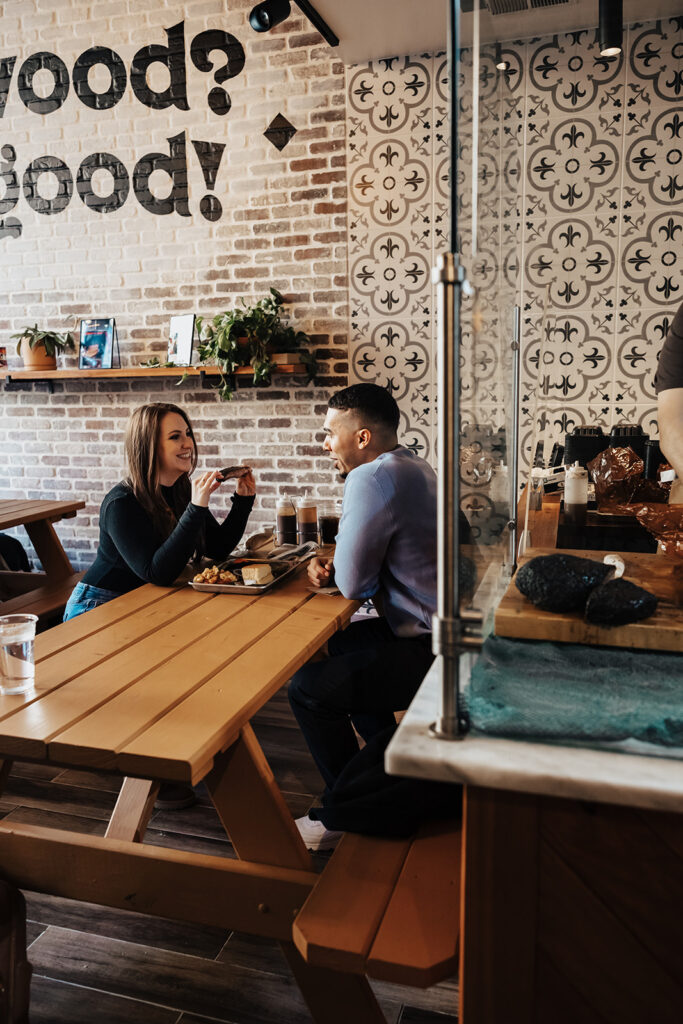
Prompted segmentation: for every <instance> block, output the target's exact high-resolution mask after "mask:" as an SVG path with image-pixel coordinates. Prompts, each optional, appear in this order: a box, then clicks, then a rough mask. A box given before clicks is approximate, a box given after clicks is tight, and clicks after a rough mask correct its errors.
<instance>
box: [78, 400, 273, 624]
mask: <svg viewBox="0 0 683 1024" xmlns="http://www.w3.org/2000/svg"><path fill="white" fill-rule="evenodd" d="M125 449H126V460H127V463H128V476H127V478H126V479H125V480H123V481H122V482H121V483H118V484H117V485H116V486H115V487H114V488H112V490H111V491H109V493H108V494H107V495H106V497H105V499H104V501H103V502H102V506H101V508H100V543H99V548H98V551H97V556H96V558H95V561H94V563H93V564H92V566H91V567H90V568H89V569H88V571H87V572H86V574H85V576H84V578H83V580H82V581H81V582H80V583H78V584H77V585H76V588H75V590H74V591H73V593H72V595H71V597H70V598H69V601H68V603H67V606H66V611H65V613H64V620H65V621H66V620H67V619H72V618H75V616H76V615H81V614H82V613H83V612H86V611H90V610H91V609H92V608H96V607H97V606H98V605H100V604H104V603H105V602H106V601H111V600H112V599H113V598H114V597H118V596H119V595H120V594H124V593H127V592H128V591H129V590H134V589H135V588H136V587H140V586H142V585H143V583H156V584H158V585H159V586H167V585H169V584H171V583H173V581H174V580H175V579H176V578H177V576H178V575H179V574H180V573H181V572H182V570H183V569H184V568H185V566H186V565H187V562H188V561H189V559H190V558H192V556H193V555H207V556H208V557H210V558H213V559H215V560H216V561H220V560H223V559H224V558H225V557H226V556H227V555H228V554H229V553H230V552H231V551H232V549H233V548H234V547H235V546H236V544H237V543H238V542H239V540H240V538H241V537H242V534H243V533H244V529H245V527H246V524H247V519H248V517H249V513H250V512H251V509H252V506H253V504H254V495H255V493H256V485H255V483H254V478H253V475H252V472H251V470H250V469H249V468H248V467H245V469H246V471H245V472H244V473H242V475H241V476H240V477H239V478H238V479H237V481H236V486H235V494H234V495H233V498H232V503H233V505H232V509H231V510H230V512H229V514H228V515H227V517H226V518H225V519H224V521H223V522H222V523H220V524H219V523H218V521H217V520H216V519H215V518H214V516H213V515H212V513H211V512H210V511H209V501H210V499H211V495H212V494H213V492H214V491H216V490H217V489H218V488H219V487H220V486H221V484H223V483H224V481H225V474H224V472H223V471H221V470H209V471H207V472H205V473H200V474H199V475H198V476H196V477H192V478H191V476H192V473H193V472H194V470H195V468H196V465H197V446H196V443H195V437H194V431H193V429H192V424H191V423H190V420H189V418H188V416H187V414H186V413H185V412H184V410H182V409H181V408H179V407H178V406H177V405H171V404H169V403H163V402H155V403H152V404H150V405H143V406H140V407H139V408H138V409H135V410H134V412H133V413H132V414H131V417H130V420H129V423H128V430H127V432H126V441H125Z"/></svg>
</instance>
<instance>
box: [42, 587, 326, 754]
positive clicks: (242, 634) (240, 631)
mask: <svg viewBox="0 0 683 1024" xmlns="http://www.w3.org/2000/svg"><path fill="white" fill-rule="evenodd" d="M307 599H308V594H307V592H306V590H305V588H304V586H303V585H302V582H301V581H299V582H296V581H292V583H291V584H290V585H289V587H288V588H286V589H285V588H283V589H282V590H280V591H273V592H272V593H270V594H264V595H263V596H262V597H260V598H259V597H257V596H254V597H253V598H252V597H249V596H247V595H244V596H241V597H240V596H239V595H232V596H225V595H214V596H212V597H211V601H212V602H213V604H212V608H215V609H216V614H217V616H218V614H219V613H220V616H221V617H222V620H223V621H219V620H218V619H217V621H216V625H215V627H214V628H213V629H212V631H211V634H210V642H209V643H207V637H206V636H202V637H200V638H198V639H197V640H196V641H195V642H194V643H188V645H187V646H186V647H185V648H184V649H183V650H180V651H179V652H178V653H177V654H176V655H175V656H174V657H173V658H171V659H170V660H169V661H166V662H164V664H163V665H161V666H159V667H158V668H156V669H154V670H153V671H151V672H148V673H147V674H145V675H144V676H143V677H142V678H140V679H138V681H137V682H135V683H133V684H132V685H131V686H129V687H127V688H126V690H125V691H123V692H121V693H119V694H118V696H115V697H113V698H112V699H111V700H109V701H108V702H107V703H106V704H105V705H103V706H101V707H99V708H97V709H95V710H94V711H93V712H92V713H90V714H89V715H87V716H86V717H84V718H82V719H81V720H80V721H79V722H77V723H76V724H75V725H73V726H71V727H70V728H68V729H66V730H65V731H64V732H61V733H59V735H57V736H55V737H54V739H53V740H52V742H51V743H50V748H49V757H50V758H51V759H52V760H55V761H61V762H66V761H68V762H69V763H73V764H82V765H88V766H90V767H97V768H106V769H109V768H114V767H115V766H116V758H117V752H118V751H119V750H120V749H121V748H122V747H123V746H125V745H126V743H128V742H131V741H132V740H133V739H134V738H135V737H136V736H137V735H139V733H141V732H142V731H143V730H144V729H145V728H147V727H149V726H151V725H153V724H154V723H155V722H156V721H158V720H159V719H160V718H161V717H162V715H163V714H164V713H166V712H167V711H168V709H169V708H171V707H173V706H175V705H176V704H178V703H179V702H180V701H182V700H184V699H185V698H186V697H187V696H189V695H190V694H191V693H192V692H194V690H196V689H197V688H198V687H199V686H201V685H202V684H203V683H204V682H206V681H207V680H208V679H210V678H211V677H212V676H215V675H216V674H217V673H218V672H220V671H222V670H224V669H226V668H227V666H229V665H230V663H231V662H232V661H234V660H235V658H237V657H239V656H240V655H241V654H243V653H244V652H245V651H247V650H248V649H249V648H250V647H251V645H253V644H255V643H257V642H258V641H259V640H261V639H262V638H264V637H265V636H266V635H267V634H268V633H269V631H270V630H271V629H272V628H273V626H275V625H276V624H277V623H278V622H281V621H282V620H284V619H285V618H287V616H289V615H291V613H292V612H293V611H294V610H296V608H297V607H299V606H300V605H301V604H303V603H304V602H305V601H306V600H307Z"/></svg>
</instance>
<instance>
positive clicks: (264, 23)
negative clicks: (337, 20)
mask: <svg viewBox="0 0 683 1024" xmlns="http://www.w3.org/2000/svg"><path fill="white" fill-rule="evenodd" d="M294 3H295V4H296V6H297V7H298V8H299V10H300V11H301V13H302V14H303V15H304V17H306V18H308V20H309V21H310V23H311V25H313V27H314V28H317V30H318V32H319V33H320V35H321V36H322V37H323V39H324V40H325V42H327V43H329V44H330V46H339V38H338V36H336V35H335V34H334V32H333V31H332V29H331V28H330V26H329V25H328V24H327V22H326V21H325V19H324V18H322V17H321V16H320V15H319V14H318V12H317V11H316V9H315V7H314V6H313V4H312V3H309V0H294ZM290 12H291V5H290V3H289V0H264V2H263V3H262V4H256V7H253V8H252V11H251V14H250V15H249V24H250V25H251V27H252V28H253V29H254V31H255V32H268V31H269V30H270V29H271V28H273V26H274V25H279V24H280V22H282V21H284V20H285V19H286V18H288V17H289V15H290Z"/></svg>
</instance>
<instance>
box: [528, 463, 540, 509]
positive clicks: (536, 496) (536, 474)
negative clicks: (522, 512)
mask: <svg viewBox="0 0 683 1024" xmlns="http://www.w3.org/2000/svg"><path fill="white" fill-rule="evenodd" d="M530 484H531V492H530V494H529V509H530V511H533V512H538V511H539V509H542V508H543V470H542V469H541V468H540V467H538V466H534V467H533V469H532V470H531V481H530Z"/></svg>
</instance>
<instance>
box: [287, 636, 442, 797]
mask: <svg viewBox="0 0 683 1024" xmlns="http://www.w3.org/2000/svg"><path fill="white" fill-rule="evenodd" d="M328 650H329V652H330V656H329V658H326V659H325V660H324V661H316V662H313V663H312V664H310V665H305V666H304V667H303V668H302V669H300V670H299V671H298V672H297V673H296V675H295V676H294V678H293V679H292V681H291V683H290V686H289V703H290V704H291V706H292V711H293V712H294V715H295V716H296V720H297V722H298V723H299V726H300V728H301V731H302V733H303V734H304V738H305V739H306V742H307V743H308V748H309V750H310V751H311V754H312V755H313V758H314V760H315V763H316V764H317V766H318V769H319V771H320V774H321V775H322V777H323V779H324V780H325V785H326V786H327V788H328V789H332V787H333V786H334V784H335V782H336V780H337V778H338V777H339V775H340V773H341V772H342V770H343V769H344V767H345V766H346V764H347V763H348V762H349V761H350V760H351V758H352V757H353V756H354V754H357V753H358V740H357V739H356V735H355V733H354V731H353V728H352V724H351V722H352V721H353V725H355V727H356V729H357V730H358V732H359V734H360V735H361V736H362V737H363V739H364V740H365V741H368V740H370V739H371V738H372V737H373V736H375V735H376V734H377V733H379V732H381V731H382V730H383V729H386V728H387V727H388V726H390V725H392V724H393V723H394V721H395V719H394V711H404V710H405V709H406V708H407V707H408V705H409V704H410V702H411V700H412V699H413V697H414V696H415V693H416V692H417V689H418V687H419V686H420V683H421V682H422V680H423V679H424V677H425V675H426V674H427V670H428V669H429V666H430V665H431V663H432V661H433V660H434V656H433V654H432V648H431V634H427V635H425V636H422V637H410V638H399V637H396V636H394V634H393V633H392V632H391V629H390V628H389V626H388V625H387V623H386V620H385V619H383V618H375V619H369V620H367V621H365V622H352V623H351V625H350V626H349V627H348V629H345V630H340V631H339V632H338V633H335V634H334V636H333V637H332V638H331V639H330V641H329V644H328Z"/></svg>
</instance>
